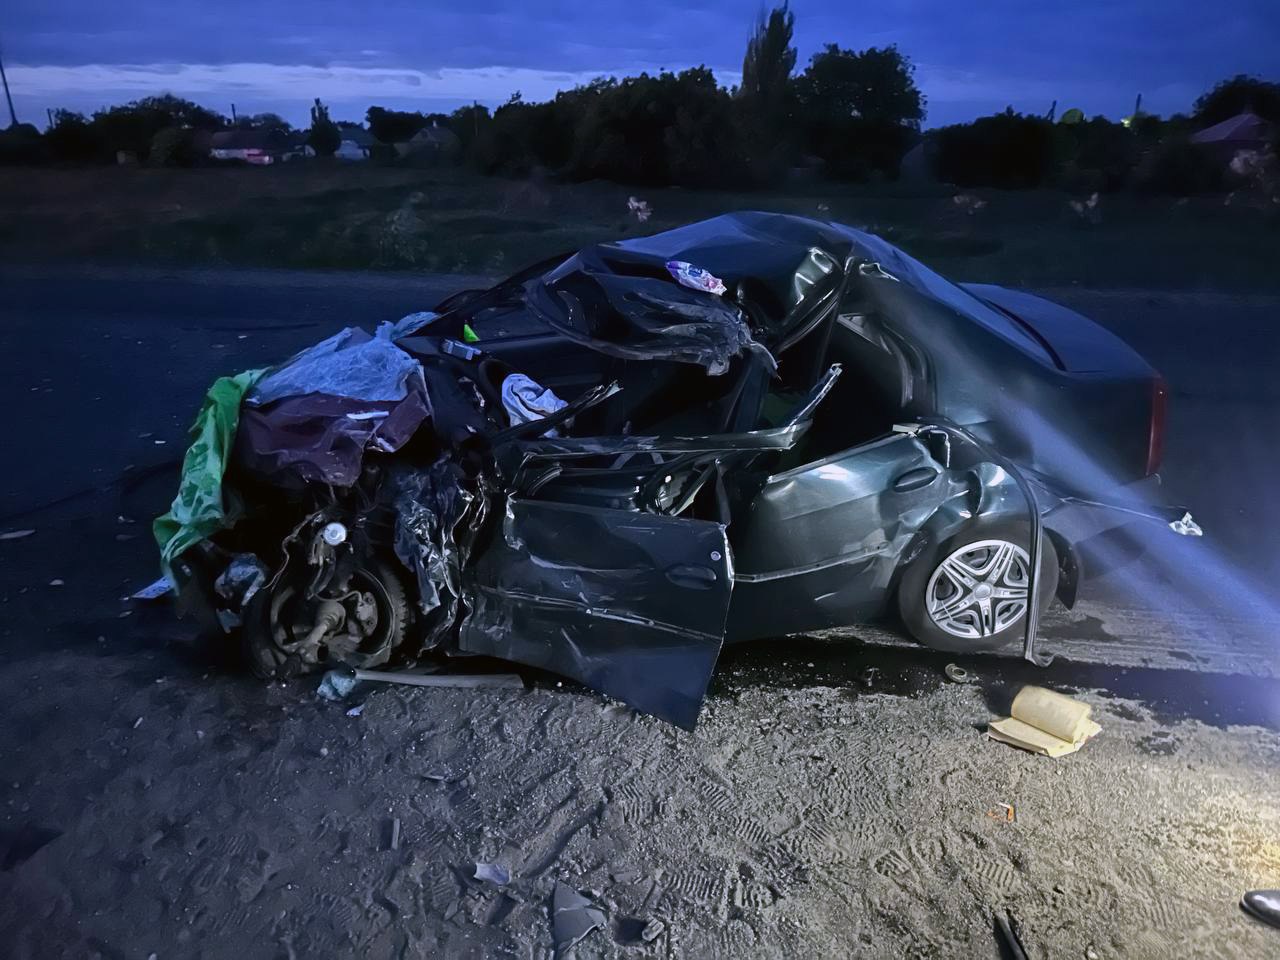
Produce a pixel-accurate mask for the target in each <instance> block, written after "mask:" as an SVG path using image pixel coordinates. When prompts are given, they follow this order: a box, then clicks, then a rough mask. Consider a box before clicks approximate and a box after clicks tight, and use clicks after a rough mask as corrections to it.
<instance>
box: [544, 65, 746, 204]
mask: <svg viewBox="0 0 1280 960" xmlns="http://www.w3.org/2000/svg"><path fill="white" fill-rule="evenodd" d="M575 133H576V135H575V136H574V142H573V154H572V157H571V158H570V161H569V165H568V168H567V171H566V172H567V173H568V174H569V176H571V177H572V178H574V179H576V180H593V179H609V180H616V181H618V182H619V183H635V184H642V185H653V186H662V185H667V184H677V185H680V186H713V185H725V184H730V183H740V182H742V180H743V179H744V177H745V158H744V156H743V151H742V149H741V143H740V140H739V137H738V135H737V125H736V123H735V117H734V111H733V101H732V99H731V98H730V96H729V94H728V91H726V90H724V89H722V88H721V87H718V86H717V85H716V81H715V76H714V75H713V74H712V72H711V71H710V70H708V69H707V68H706V67H695V68H693V69H690V70H684V71H682V72H680V73H678V74H673V73H665V72H664V73H660V74H658V75H657V76H653V77H651V76H649V75H648V74H644V73H642V74H640V76H638V77H628V78H626V79H625V80H622V81H621V82H618V83H610V84H609V85H607V86H603V87H601V88H599V89H598V90H596V91H595V95H594V96H592V97H591V98H590V99H589V100H588V101H587V109H586V112H585V116H584V118H583V121H582V124H581V125H580V126H579V127H578V128H577V130H576V132H575Z"/></svg>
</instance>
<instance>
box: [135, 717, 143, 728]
mask: <svg viewBox="0 0 1280 960" xmlns="http://www.w3.org/2000/svg"><path fill="white" fill-rule="evenodd" d="M142 721H143V718H142V717H139V718H138V719H137V720H135V721H133V729H135V730H137V729H138V728H139V727H140V726H142Z"/></svg>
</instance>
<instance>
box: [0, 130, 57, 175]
mask: <svg viewBox="0 0 1280 960" xmlns="http://www.w3.org/2000/svg"><path fill="white" fill-rule="evenodd" d="M46 154H47V151H46V147H45V143H44V140H43V138H42V137H41V136H40V131H39V130H37V129H36V128H35V127H33V126H32V125H31V124H29V123H16V124H14V125H13V126H11V127H9V128H8V129H7V130H0V164H24V165H25V164H31V163H40V162H42V161H43V160H44V159H45V157H46Z"/></svg>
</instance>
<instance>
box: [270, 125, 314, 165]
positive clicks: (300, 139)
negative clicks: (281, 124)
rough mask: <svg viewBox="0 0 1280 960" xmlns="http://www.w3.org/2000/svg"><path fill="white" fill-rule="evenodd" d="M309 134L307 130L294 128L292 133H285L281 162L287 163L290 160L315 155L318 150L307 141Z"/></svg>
mask: <svg viewBox="0 0 1280 960" xmlns="http://www.w3.org/2000/svg"><path fill="white" fill-rule="evenodd" d="M309 136H310V134H309V133H308V132H307V131H306V130H294V131H293V132H292V133H288V134H285V137H284V141H283V144H282V146H281V148H280V153H279V157H280V160H281V162H283V163H287V162H288V161H290V160H305V159H306V158H307V157H314V156H315V155H316V152H315V151H314V150H313V149H311V145H310V144H309V143H307V139H308V137H309Z"/></svg>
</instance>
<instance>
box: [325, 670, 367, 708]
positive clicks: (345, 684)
mask: <svg viewBox="0 0 1280 960" xmlns="http://www.w3.org/2000/svg"><path fill="white" fill-rule="evenodd" d="M357 683H359V681H358V680H356V678H355V676H354V675H353V674H351V673H347V672H345V671H342V670H330V671H329V672H328V673H326V674H325V675H324V676H323V677H322V678H321V680H320V686H319V687H318V688H317V689H316V695H317V696H319V697H320V698H321V699H323V700H331V701H333V702H335V703H336V702H337V701H339V700H345V699H347V697H349V696H350V695H351V691H352V690H354V689H355V688H356V684H357Z"/></svg>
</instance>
